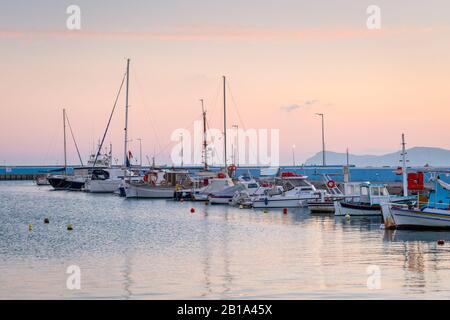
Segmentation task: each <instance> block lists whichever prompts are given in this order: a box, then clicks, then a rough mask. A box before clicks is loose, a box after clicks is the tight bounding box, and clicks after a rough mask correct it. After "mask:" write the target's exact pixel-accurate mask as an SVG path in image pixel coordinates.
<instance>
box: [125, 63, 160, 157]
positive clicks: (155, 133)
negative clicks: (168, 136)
mask: <svg viewBox="0 0 450 320" xmlns="http://www.w3.org/2000/svg"><path fill="white" fill-rule="evenodd" d="M131 68H132V70H133V75H132V77H133V80H134V81H136V83H137V87H138V88H139V97H140V98H141V102H142V104H143V105H144V110H145V111H146V114H147V116H148V118H149V119H150V125H151V127H152V129H153V133H154V135H155V137H156V143H157V144H158V147H159V148H160V149H161V139H160V138H159V134H158V130H157V129H156V125H155V123H154V122H153V118H152V116H151V114H149V111H150V108H147V105H148V103H147V101H146V100H145V98H144V96H143V95H142V94H141V92H143V90H142V86H141V83H140V82H139V79H138V76H137V74H138V73H137V71H136V70H135V69H134V67H133V66H131Z"/></svg>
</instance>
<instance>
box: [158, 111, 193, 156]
mask: <svg viewBox="0 0 450 320" xmlns="http://www.w3.org/2000/svg"><path fill="white" fill-rule="evenodd" d="M195 120H199V118H195V119H194V121H191V122H190V124H189V126H188V125H186V126H184V127H183V128H182V129H186V130H187V129H190V128H191V127H192V125H193V124H194V122H195ZM174 142H175V141H169V142H168V143H167V144H166V145H165V146H164V147H163V148H162V149H161V150H160V151H159V152H158V153H156V154H155V157H156V156H159V155H160V154H161V153H162V152H163V151H165V150H166V149H167V148H168V147H169V146H170V145H171V144H173V143H174Z"/></svg>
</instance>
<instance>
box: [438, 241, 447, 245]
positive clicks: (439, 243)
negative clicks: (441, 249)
mask: <svg viewBox="0 0 450 320" xmlns="http://www.w3.org/2000/svg"><path fill="white" fill-rule="evenodd" d="M444 243H445V241H444V240H438V242H437V244H438V245H440V246H442V245H444Z"/></svg>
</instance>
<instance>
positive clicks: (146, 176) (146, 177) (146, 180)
mask: <svg viewBox="0 0 450 320" xmlns="http://www.w3.org/2000/svg"><path fill="white" fill-rule="evenodd" d="M143 180H144V182H148V173H146V174H145V175H144V179H143Z"/></svg>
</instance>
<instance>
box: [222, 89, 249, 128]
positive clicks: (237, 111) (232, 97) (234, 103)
mask: <svg viewBox="0 0 450 320" xmlns="http://www.w3.org/2000/svg"><path fill="white" fill-rule="evenodd" d="M229 82H230V81H227V83H226V84H227V88H228V91H229V92H230V96H231V100H232V101H233V105H234V108H235V110H236V113H237V116H238V118H239V121H240V122H241V124H242V127H243V128H244V129H245V130H247V129H246V127H245V124H244V121H242V118H241V114H240V113H239V109H238V106H237V103H236V100H234V96H233V92H232V91H231V87H230V85H229Z"/></svg>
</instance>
